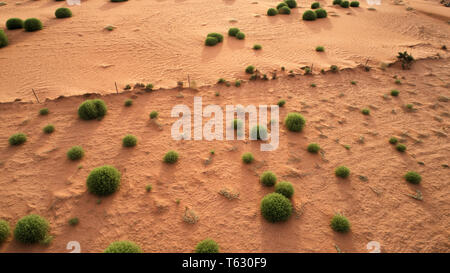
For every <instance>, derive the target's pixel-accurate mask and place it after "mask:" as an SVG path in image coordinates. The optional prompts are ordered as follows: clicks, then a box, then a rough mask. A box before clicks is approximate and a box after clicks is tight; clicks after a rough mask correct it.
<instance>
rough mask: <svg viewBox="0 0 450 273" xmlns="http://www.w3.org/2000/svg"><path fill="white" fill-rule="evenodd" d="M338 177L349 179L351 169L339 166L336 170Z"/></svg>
mask: <svg viewBox="0 0 450 273" xmlns="http://www.w3.org/2000/svg"><path fill="white" fill-rule="evenodd" d="M334 174H335V175H336V176H337V177H341V178H347V177H348V176H349V175H350V169H349V168H347V167H345V166H339V167H337V168H336V169H335V170H334Z"/></svg>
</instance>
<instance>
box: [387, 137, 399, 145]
mask: <svg viewBox="0 0 450 273" xmlns="http://www.w3.org/2000/svg"><path fill="white" fill-rule="evenodd" d="M397 142H398V139H397V138H396V137H391V138H390V139H389V143H391V144H397Z"/></svg>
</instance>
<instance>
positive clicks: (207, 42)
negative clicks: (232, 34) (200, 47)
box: [205, 37, 219, 46]
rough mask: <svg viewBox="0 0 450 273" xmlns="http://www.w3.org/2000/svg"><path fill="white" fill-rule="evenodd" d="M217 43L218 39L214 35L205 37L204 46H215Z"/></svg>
mask: <svg viewBox="0 0 450 273" xmlns="http://www.w3.org/2000/svg"><path fill="white" fill-rule="evenodd" d="M217 43H219V40H217V38H216V37H206V40H205V45H206V46H215V45H217Z"/></svg>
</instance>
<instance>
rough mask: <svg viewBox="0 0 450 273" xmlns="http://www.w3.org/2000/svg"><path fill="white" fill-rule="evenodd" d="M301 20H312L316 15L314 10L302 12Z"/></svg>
mask: <svg viewBox="0 0 450 273" xmlns="http://www.w3.org/2000/svg"><path fill="white" fill-rule="evenodd" d="M302 18H303V20H305V21H314V20H316V18H317V15H316V13H315V12H314V11H312V10H307V11H305V12H304V13H303V17H302Z"/></svg>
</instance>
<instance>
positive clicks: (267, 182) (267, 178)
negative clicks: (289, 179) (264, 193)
mask: <svg viewBox="0 0 450 273" xmlns="http://www.w3.org/2000/svg"><path fill="white" fill-rule="evenodd" d="M259 181H261V183H262V184H263V185H264V186H266V187H272V186H273V185H275V183H276V182H277V176H276V175H275V174H274V173H273V172H271V171H265V172H263V173H262V175H261V177H260V178H259Z"/></svg>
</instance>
